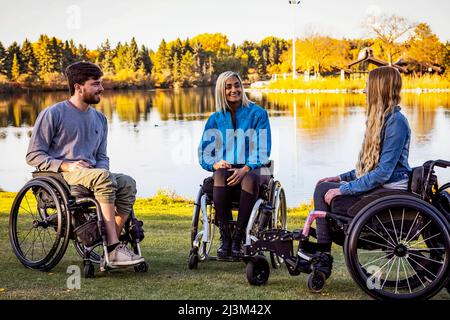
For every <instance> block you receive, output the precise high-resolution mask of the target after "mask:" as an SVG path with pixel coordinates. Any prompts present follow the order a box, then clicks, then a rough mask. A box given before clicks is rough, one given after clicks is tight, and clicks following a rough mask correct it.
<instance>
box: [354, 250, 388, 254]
mask: <svg viewBox="0 0 450 320" xmlns="http://www.w3.org/2000/svg"><path fill="white" fill-rule="evenodd" d="M360 253H386V250H366V251H360V252H358V254H360Z"/></svg>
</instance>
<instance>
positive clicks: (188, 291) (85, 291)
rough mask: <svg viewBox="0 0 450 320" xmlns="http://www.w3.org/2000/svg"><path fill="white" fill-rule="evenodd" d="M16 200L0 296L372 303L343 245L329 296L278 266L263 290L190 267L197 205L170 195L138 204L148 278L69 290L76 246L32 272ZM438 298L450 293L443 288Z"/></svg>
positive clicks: (294, 214) (298, 217) (6, 197)
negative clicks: (15, 226)
mask: <svg viewBox="0 0 450 320" xmlns="http://www.w3.org/2000/svg"><path fill="white" fill-rule="evenodd" d="M14 196H15V194H14V193H7V192H0V253H1V256H0V299H180V300H184V299H255V300H256V299H257V300H267V299H297V300H300V299H368V296H367V295H366V294H365V293H364V292H363V291H362V290H361V289H359V287H357V286H356V284H354V283H353V280H352V279H351V278H350V276H349V274H348V272H347V269H346V266H345V262H344V260H343V254H342V249H341V248H340V247H337V246H336V247H334V248H333V250H334V252H333V254H334V258H335V264H334V270H333V275H332V276H331V278H330V279H329V280H328V281H327V284H326V287H325V289H324V291H323V292H322V293H321V294H312V293H310V292H309V290H308V288H307V286H306V279H307V276H306V275H305V274H301V275H299V276H297V277H293V276H290V275H289V274H288V272H287V270H286V267H285V266H282V268H280V269H278V270H273V269H272V270H271V275H270V278H269V281H268V283H267V284H266V285H264V286H261V287H253V286H251V285H249V284H248V282H247V279H246V276H245V265H244V263H241V262H238V263H228V262H213V261H211V262H206V263H200V264H199V266H198V269H197V270H189V269H188V267H187V257H188V253H189V250H190V243H189V241H190V240H189V238H190V224H191V215H192V203H190V202H188V201H185V200H183V199H178V198H176V197H175V198H174V197H172V196H167V195H166V194H159V195H157V196H155V197H154V198H153V199H139V200H138V201H137V203H136V206H135V210H136V213H137V215H138V217H139V218H140V219H142V220H143V221H144V227H145V231H146V238H145V239H144V242H143V244H142V249H143V255H144V256H145V258H146V260H147V262H148V263H149V264H150V269H149V272H148V273H144V274H142V273H135V272H134V270H133V269H132V268H130V269H120V270H114V271H112V272H109V273H100V272H98V271H97V272H96V277H95V278H94V279H84V278H83V277H82V278H81V289H80V290H68V289H67V286H66V281H67V278H68V276H69V274H67V273H66V270H67V268H68V266H70V265H78V266H80V267H82V261H81V259H80V258H79V256H78V255H77V254H76V252H75V250H74V248H73V245H72V244H69V248H68V251H67V253H66V255H65V256H64V258H63V259H62V260H61V262H60V263H59V264H58V265H57V266H56V267H55V268H54V269H53V270H52V271H51V272H39V271H34V270H30V269H26V268H25V267H23V266H22V265H21V264H20V263H19V261H18V260H17V258H16V257H15V255H14V254H13V252H12V249H11V246H10V243H9V239H8V212H9V209H10V207H11V203H12V200H13V198H14ZM306 212H307V206H303V207H300V208H297V209H291V210H289V212H288V229H289V230H292V229H296V228H299V227H301V225H302V223H303V221H304V218H305V214H306ZM213 250H215V248H213ZM81 271H82V269H81ZM435 298H436V299H449V298H450V296H449V295H448V294H447V292H446V291H445V290H443V291H442V292H441V293H439V294H438V295H437V296H436V297H435Z"/></svg>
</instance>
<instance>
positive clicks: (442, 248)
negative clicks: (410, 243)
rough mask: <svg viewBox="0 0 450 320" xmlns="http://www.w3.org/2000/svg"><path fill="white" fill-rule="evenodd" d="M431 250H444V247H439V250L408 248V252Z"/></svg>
mask: <svg viewBox="0 0 450 320" xmlns="http://www.w3.org/2000/svg"><path fill="white" fill-rule="evenodd" d="M431 250H445V248H444V247H440V248H414V247H410V248H408V251H431Z"/></svg>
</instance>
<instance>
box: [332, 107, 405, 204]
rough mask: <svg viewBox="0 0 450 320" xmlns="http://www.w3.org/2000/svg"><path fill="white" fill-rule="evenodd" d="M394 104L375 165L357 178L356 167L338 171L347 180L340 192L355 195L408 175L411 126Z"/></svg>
mask: <svg viewBox="0 0 450 320" xmlns="http://www.w3.org/2000/svg"><path fill="white" fill-rule="evenodd" d="M400 110H401V108H400V107H399V106H396V107H395V108H394V111H393V112H392V113H391V114H390V115H388V116H387V118H386V120H385V124H384V127H383V130H382V131H381V151H380V160H379V162H378V164H377V166H376V167H375V168H374V169H373V170H371V171H369V172H368V173H366V174H365V175H364V176H362V177H360V178H356V171H355V170H351V171H349V172H346V173H343V174H341V175H340V178H341V180H342V181H347V182H348V183H344V184H343V185H341V187H340V188H339V189H340V191H341V193H342V194H346V195H349V194H351V195H357V194H361V193H365V192H368V191H370V190H372V189H375V188H377V187H380V186H382V185H384V184H387V183H392V182H398V181H401V180H404V179H409V176H410V174H411V167H410V166H409V164H408V155H409V143H410V138H411V130H410V128H409V125H408V120H407V119H406V117H405V116H404V115H403V114H401V113H400Z"/></svg>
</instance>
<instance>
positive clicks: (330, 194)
mask: <svg viewBox="0 0 450 320" xmlns="http://www.w3.org/2000/svg"><path fill="white" fill-rule="evenodd" d="M340 195H342V193H341V190H339V188H335V189H330V190H328V191H327V193H325V197H324V198H325V202H326V203H327V204H328V205H330V204H331V200H333V198H334V197H336V196H340Z"/></svg>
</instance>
